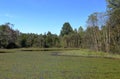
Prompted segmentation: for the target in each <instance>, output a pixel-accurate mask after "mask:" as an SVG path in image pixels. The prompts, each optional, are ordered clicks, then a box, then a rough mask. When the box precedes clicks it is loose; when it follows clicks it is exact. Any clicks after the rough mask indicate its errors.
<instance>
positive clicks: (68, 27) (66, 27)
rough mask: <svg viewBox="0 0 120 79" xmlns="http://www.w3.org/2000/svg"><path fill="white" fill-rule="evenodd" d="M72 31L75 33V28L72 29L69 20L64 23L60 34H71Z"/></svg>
mask: <svg viewBox="0 0 120 79" xmlns="http://www.w3.org/2000/svg"><path fill="white" fill-rule="evenodd" d="M72 33H73V29H72V27H71V25H70V24H69V23H68V22H66V23H64V24H63V27H62V30H61V33H60V36H65V35H70V34H72Z"/></svg>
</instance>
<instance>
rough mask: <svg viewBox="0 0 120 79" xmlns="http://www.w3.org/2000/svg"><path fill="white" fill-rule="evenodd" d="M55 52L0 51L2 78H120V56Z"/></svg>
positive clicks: (0, 76)
mask: <svg viewBox="0 0 120 79" xmlns="http://www.w3.org/2000/svg"><path fill="white" fill-rule="evenodd" d="M56 52H57V51H16V52H14V53H0V79H120V59H109V58H102V57H81V56H76V55H75V56H73V55H71V56H70V55H67V54H68V52H71V51H67V52H66V51H58V52H59V53H58V52H57V53H56ZM61 52H62V53H61ZM63 52H64V55H62V54H63ZM74 52H75V51H74ZM79 52H82V51H80V50H77V51H76V53H79ZM65 53H66V55H65ZM57 54H59V55H57ZM60 54H61V55H60Z"/></svg>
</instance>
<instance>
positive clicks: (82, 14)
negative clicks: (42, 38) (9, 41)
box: [0, 0, 106, 34]
mask: <svg viewBox="0 0 120 79" xmlns="http://www.w3.org/2000/svg"><path fill="white" fill-rule="evenodd" d="M105 11H106V1H105V0H0V24H5V23H7V22H10V23H11V24H14V26H13V27H12V28H13V29H18V30H19V31H20V32H23V33H36V34H41V33H42V34H44V33H45V32H46V33H47V32H48V31H50V32H52V33H53V34H59V33H60V30H61V28H62V26H63V24H64V23H65V22H69V23H70V24H71V26H72V28H73V29H75V28H77V29H78V28H79V27H80V26H82V27H83V28H84V29H85V28H86V21H87V19H88V16H89V15H90V14H92V13H94V12H105Z"/></svg>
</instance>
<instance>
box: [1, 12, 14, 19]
mask: <svg viewBox="0 0 120 79" xmlns="http://www.w3.org/2000/svg"><path fill="white" fill-rule="evenodd" d="M0 17H6V18H15V16H13V15H12V14H9V13H6V14H0Z"/></svg>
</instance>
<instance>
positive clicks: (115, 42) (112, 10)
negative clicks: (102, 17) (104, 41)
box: [106, 0, 120, 52]
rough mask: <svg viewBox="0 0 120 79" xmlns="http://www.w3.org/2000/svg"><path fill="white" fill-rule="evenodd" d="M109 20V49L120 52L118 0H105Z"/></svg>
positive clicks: (119, 3)
mask: <svg viewBox="0 0 120 79" xmlns="http://www.w3.org/2000/svg"><path fill="white" fill-rule="evenodd" d="M106 1H107V7H108V14H109V20H108V22H107V27H109V28H108V29H109V32H110V35H109V37H110V40H109V42H110V50H111V51H112V52H120V49H119V48H120V0H106Z"/></svg>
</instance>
